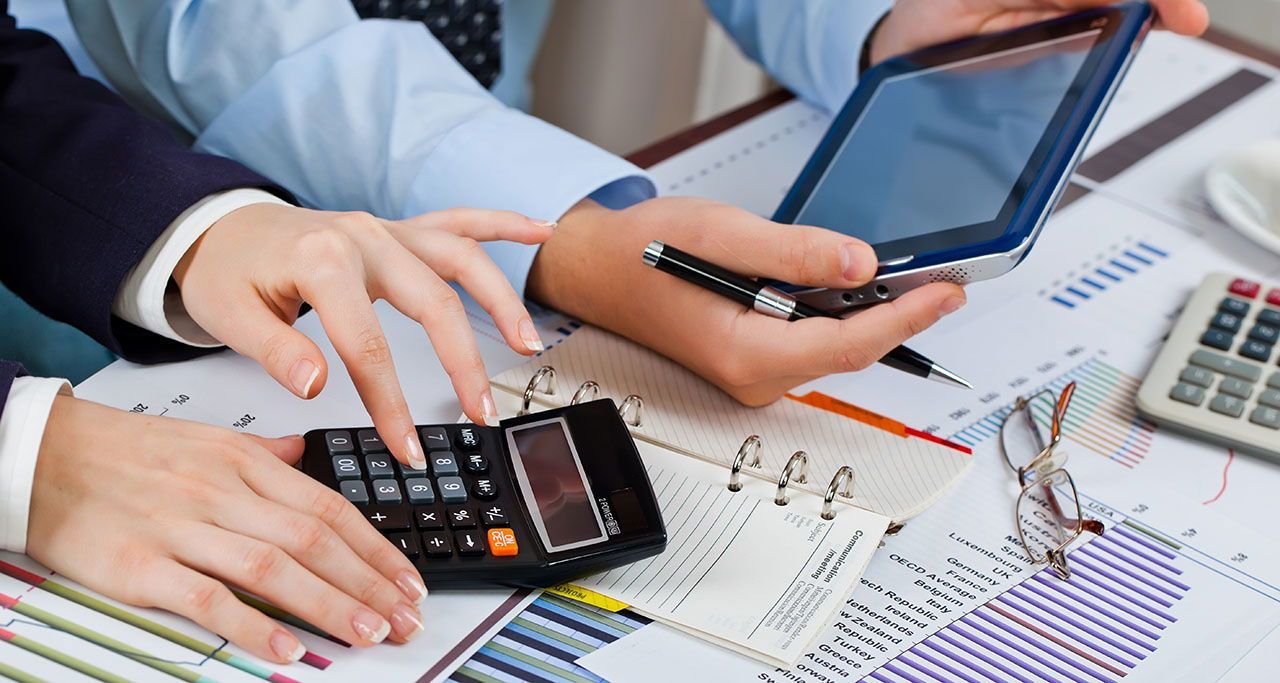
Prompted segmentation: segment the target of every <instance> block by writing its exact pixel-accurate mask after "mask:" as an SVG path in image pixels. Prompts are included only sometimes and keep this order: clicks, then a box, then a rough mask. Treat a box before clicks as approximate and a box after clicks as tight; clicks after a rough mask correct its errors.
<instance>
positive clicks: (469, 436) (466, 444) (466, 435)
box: [458, 427, 480, 451]
mask: <svg viewBox="0 0 1280 683" xmlns="http://www.w3.org/2000/svg"><path fill="white" fill-rule="evenodd" d="M458 447H459V448H461V449H462V450H464V451H478V450H480V433H479V431H477V430H476V428H475V427H463V428H462V429H459V430H458Z"/></svg>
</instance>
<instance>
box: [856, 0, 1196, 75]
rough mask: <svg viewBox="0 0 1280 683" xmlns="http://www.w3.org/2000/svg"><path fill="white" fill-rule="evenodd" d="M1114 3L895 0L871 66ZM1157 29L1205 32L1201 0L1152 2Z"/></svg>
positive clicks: (875, 45)
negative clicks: (937, 46) (1158, 26)
mask: <svg viewBox="0 0 1280 683" xmlns="http://www.w3.org/2000/svg"><path fill="white" fill-rule="evenodd" d="M1117 1H1118V0H897V2H895V3H894V6H893V9H892V10H890V11H889V13H888V14H886V15H885V18H884V21H883V22H881V24H880V27H879V28H878V29H877V30H876V32H875V34H874V35H873V36H872V38H871V63H872V64H876V63H879V62H881V61H884V60H886V59H888V58H890V57H893V56H894V55H900V54H902V53H904V52H910V51H912V50H917V49H920V48H922V47H928V46H930V45H937V44H938V43H943V42H946V41H948V40H955V39H957V38H964V37H965V36H972V35H976V34H979V33H993V32H995V31H1004V30H1008V29H1011V28H1017V27H1019V26H1025V25H1027V24H1033V23H1035V22H1037V21H1044V20H1045V19H1053V18H1054V17H1060V16H1063V15H1065V14H1070V13H1071V12H1078V11H1080V10H1083V9H1088V8H1090V7H1100V6H1105V5H1112V4H1115V3H1116V2H1117ZM1151 4H1152V5H1154V6H1155V8H1156V15H1157V18H1158V20H1159V24H1160V26H1162V27H1164V28H1167V29H1169V30H1170V31H1173V32H1175V33H1181V34H1184V35H1189V36H1195V35H1200V34H1201V33H1204V30H1205V29H1206V28H1208V27H1209V10H1207V9H1205V6H1204V3H1202V2H1201V1H1200V0H1152V2H1151Z"/></svg>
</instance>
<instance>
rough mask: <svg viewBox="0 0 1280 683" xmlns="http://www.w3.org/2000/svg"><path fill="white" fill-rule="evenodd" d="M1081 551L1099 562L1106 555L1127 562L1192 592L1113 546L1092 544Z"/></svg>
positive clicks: (1187, 587)
mask: <svg viewBox="0 0 1280 683" xmlns="http://www.w3.org/2000/svg"><path fill="white" fill-rule="evenodd" d="M1081 550H1088V551H1089V556H1090V557H1092V556H1094V555H1098V556H1099V557H1098V559H1099V560H1102V559H1103V558H1102V557H1101V555H1103V554H1105V555H1107V556H1108V557H1110V558H1113V559H1114V560H1118V561H1121V562H1126V563H1128V564H1129V565H1130V566H1132V567H1135V568H1137V569H1140V570H1142V571H1144V572H1146V573H1148V574H1150V575H1151V576H1154V577H1156V578H1157V579H1160V580H1161V581H1164V582H1165V583H1167V584H1169V585H1171V586H1173V587H1174V588H1177V589H1179V590H1181V591H1182V592H1183V593H1185V592H1187V591H1189V590H1191V586H1188V585H1187V584H1185V583H1183V582H1181V581H1179V580H1177V579H1175V578H1173V577H1170V576H1165V575H1164V573H1163V572H1162V571H1160V570H1159V568H1158V567H1150V566H1147V565H1144V564H1142V563H1139V562H1134V561H1133V558H1132V557H1129V556H1128V555H1126V554H1125V553H1123V552H1121V551H1119V550H1116V549H1115V547H1113V546H1109V545H1103V544H1098V545H1094V544H1092V543H1090V544H1089V547H1088V548H1081Z"/></svg>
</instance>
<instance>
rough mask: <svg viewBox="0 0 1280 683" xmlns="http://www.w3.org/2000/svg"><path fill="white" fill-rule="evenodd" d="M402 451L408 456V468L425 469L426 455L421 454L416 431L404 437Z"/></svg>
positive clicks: (420, 445)
mask: <svg viewBox="0 0 1280 683" xmlns="http://www.w3.org/2000/svg"><path fill="white" fill-rule="evenodd" d="M404 449H405V452H406V453H408V454H409V467H412V468H413V469H415V470H425V469H427V454H426V453H423V452H422V444H420V443H418V432H417V431H416V430H415V431H411V432H409V433H408V434H405V435H404Z"/></svg>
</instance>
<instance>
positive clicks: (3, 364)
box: [0, 360, 27, 417]
mask: <svg viewBox="0 0 1280 683" xmlns="http://www.w3.org/2000/svg"><path fill="white" fill-rule="evenodd" d="M25 374H27V371H26V370H24V369H23V368H22V366H21V365H18V364H17V363H14V362H12V361H7V360H0V417H3V416H4V404H5V402H6V401H8V400H9V389H10V388H12V387H13V380H15V379H17V378H19V377H22V376H23V375H25Z"/></svg>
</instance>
